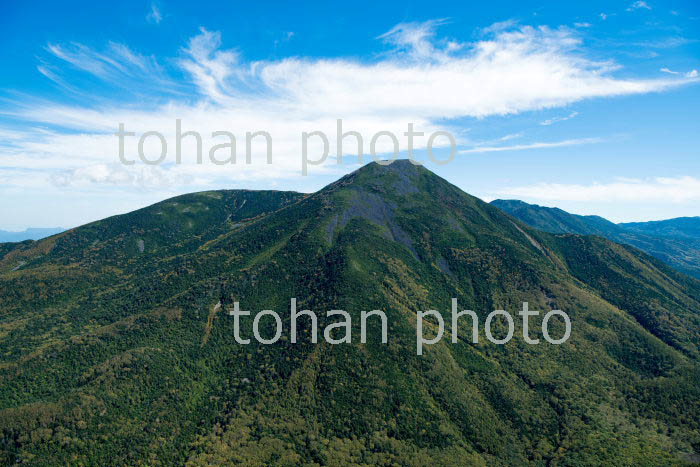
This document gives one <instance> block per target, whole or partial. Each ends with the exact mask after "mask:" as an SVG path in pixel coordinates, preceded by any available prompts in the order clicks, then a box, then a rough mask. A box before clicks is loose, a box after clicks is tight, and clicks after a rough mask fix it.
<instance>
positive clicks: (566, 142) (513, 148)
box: [459, 138, 604, 154]
mask: <svg viewBox="0 0 700 467" xmlns="http://www.w3.org/2000/svg"><path fill="white" fill-rule="evenodd" d="M603 141H604V140H603V139H602V138H580V139H567V140H564V141H554V142H546V143H544V142H542V143H530V144H516V145H512V146H485V147H478V148H471V149H462V150H460V151H459V153H460V154H475V153H482V152H483V153H486V152H503V151H524V150H528V149H546V148H560V147H565V146H578V145H581V144H594V143H602V142H603Z"/></svg>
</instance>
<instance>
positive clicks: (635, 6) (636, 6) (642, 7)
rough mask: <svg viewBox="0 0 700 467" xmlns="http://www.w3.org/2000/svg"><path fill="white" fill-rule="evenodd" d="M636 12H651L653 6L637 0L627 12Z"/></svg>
mask: <svg viewBox="0 0 700 467" xmlns="http://www.w3.org/2000/svg"><path fill="white" fill-rule="evenodd" d="M634 10H651V6H649V4H648V3H647V2H645V1H643V0H637V1H636V2H634V3H632V4H631V5H630V6H629V7H627V11H634Z"/></svg>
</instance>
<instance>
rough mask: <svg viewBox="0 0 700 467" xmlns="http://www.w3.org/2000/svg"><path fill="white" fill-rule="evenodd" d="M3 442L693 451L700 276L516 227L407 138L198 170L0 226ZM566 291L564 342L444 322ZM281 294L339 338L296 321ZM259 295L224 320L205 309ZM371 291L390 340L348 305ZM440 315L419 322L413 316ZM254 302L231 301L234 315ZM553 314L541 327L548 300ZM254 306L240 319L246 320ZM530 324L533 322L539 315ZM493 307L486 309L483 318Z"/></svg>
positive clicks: (603, 458)
mask: <svg viewBox="0 0 700 467" xmlns="http://www.w3.org/2000/svg"><path fill="white" fill-rule="evenodd" d="M0 255H1V256H0V257H1V259H0V271H1V272H0V309H1V310H2V315H1V320H0V349H1V350H2V353H1V354H0V382H1V384H0V429H1V433H2V438H0V450H1V452H2V454H0V455H1V456H2V457H1V459H2V462H3V463H4V464H19V463H23V464H30V465H65V464H72V465H106V464H108V465H182V464H185V465H191V466H198V465H231V464H242V465H601V464H606V465H673V464H678V465H682V464H684V463H686V462H688V461H689V460H691V459H694V457H693V456H696V455H697V454H695V453H698V452H700V407H699V406H698V404H697V400H700V387H699V386H698V384H697V381H698V380H700V361H699V358H700V348H699V345H698V343H699V342H700V314H699V313H698V310H700V282H699V281H697V280H695V279H692V278H690V277H687V276H685V275H683V274H680V273H678V272H676V271H675V270H673V269H672V268H670V267H668V266H666V265H665V264H664V263H662V262H661V261H658V260H656V259H655V258H653V257H651V256H648V255H646V254H644V253H642V252H640V251H638V250H636V249H634V248H631V247H627V246H624V245H620V244H617V243H613V242H611V241H609V240H606V239H604V238H601V237H586V236H579V235H571V234H565V235H554V234H549V233H545V232H542V231H539V230H537V229H533V228H531V227H529V226H527V225H526V224H525V223H522V222H520V221H518V220H516V219H514V218H513V217H511V216H509V215H507V214H505V213H504V212H502V211H501V210H500V209H498V208H496V207H495V206H491V205H489V204H487V203H484V202H482V201H481V200H479V199H477V198H474V197H472V196H470V195H468V194H466V193H464V192H462V191H461V190H460V189H458V188H457V187H455V186H453V185H451V184H449V183H448V182H446V181H445V180H443V179H441V178H439V177H438V176H436V175H435V174H433V173H431V172H430V171H428V170H426V169H425V168H422V167H416V166H413V165H412V164H411V163H409V162H406V161H397V162H395V163H393V164H391V165H388V166H382V165H379V164H376V163H372V164H369V165H367V166H364V167H362V168H361V169H359V170H357V171H355V172H353V173H351V174H349V175H347V176H345V177H343V178H341V179H340V180H338V181H337V182H335V183H333V184H331V185H329V186H327V187H326V188H324V189H322V190H320V191H319V192H316V193H313V194H310V195H301V194H297V193H285V192H253V191H250V192H241V191H226V192H207V193H198V194H193V195H187V196H184V197H180V198H174V199H173V200H168V201H165V202H163V203H159V204H158V205H154V206H151V207H149V208H146V209H143V210H140V211H136V212H134V213H131V214H127V215H124V216H115V217H112V218H110V219H106V220H104V221H100V222H97V223H93V224H88V225H86V226H83V227H79V228H76V229H72V230H70V231H68V232H65V233H63V234H60V235H57V236H54V237H51V238H49V239H46V240H42V241H40V242H29V243H26V244H11V245H10V246H7V245H6V244H3V245H0ZM453 297H454V298H457V300H458V303H459V306H460V307H462V308H465V309H467V308H468V309H472V310H474V311H475V312H476V313H477V315H478V318H479V322H480V323H482V326H483V323H484V318H485V316H486V315H487V314H488V313H490V312H491V311H493V310H496V309H504V310H509V311H510V312H511V313H512V314H513V315H515V316H516V317H517V314H516V313H517V310H519V309H520V308H521V306H522V302H528V303H529V305H530V309H531V310H542V311H548V310H551V309H554V308H559V309H561V310H564V311H565V312H566V313H567V314H568V315H569V317H570V319H571V323H572V326H571V336H570V338H569V340H568V341H566V342H565V343H563V344H561V345H551V344H547V343H545V342H541V343H540V344H538V345H530V344H527V343H525V342H524V341H523V339H521V338H517V337H518V336H521V335H522V332H523V329H522V324H521V322H520V320H516V323H515V336H516V338H514V339H512V340H511V341H510V342H508V343H507V344H505V345H496V344H493V343H491V342H489V340H487V339H485V338H484V334H483V331H482V333H481V335H480V339H479V341H478V342H477V343H473V342H472V340H471V338H470V337H471V332H470V331H471V328H470V326H469V322H468V321H467V320H464V321H460V324H459V327H458V333H457V334H458V336H459V337H458V339H457V341H456V342H455V343H453V342H452V339H451V338H450V337H451V334H452V332H454V330H452V329H451V327H448V329H447V330H446V332H445V336H446V337H445V338H443V339H442V340H440V341H439V342H438V343H436V344H435V345H430V346H426V349H425V351H424V353H423V355H417V352H416V326H417V315H416V312H417V311H419V310H437V311H439V313H440V314H441V315H442V316H443V319H444V320H445V322H447V323H449V322H450V305H451V299H452V298H453ZM290 298H296V299H297V301H298V306H299V307H300V309H309V310H313V311H315V312H316V313H317V315H318V317H319V318H318V319H319V323H318V324H319V326H320V327H321V329H324V328H326V326H327V325H328V324H331V323H333V322H335V321H336V320H335V319H334V318H332V317H329V316H326V314H325V313H326V312H327V311H329V310H345V311H347V312H348V313H349V314H350V316H351V317H352V323H353V329H352V331H353V334H352V343H348V344H338V345H331V344H330V343H328V342H327V341H326V340H323V339H321V340H320V341H319V342H318V343H315V344H314V343H312V342H310V335H311V334H312V330H313V329H312V326H311V323H310V321H309V320H308V319H303V320H301V321H300V323H299V326H300V327H299V334H300V336H301V337H300V340H299V342H296V343H292V341H291V339H290V338H289V335H290V317H289V312H288V311H289V307H290ZM233 302H239V303H240V306H241V307H242V308H243V309H245V310H250V311H251V312H253V314H256V313H257V312H258V311H260V310H275V311H277V312H278V313H279V315H280V316H281V319H282V323H283V333H282V337H281V338H280V340H279V341H277V342H276V343H275V344H270V345H265V344H262V343H259V342H258V341H257V340H255V339H251V343H250V344H247V345H243V344H238V343H237V342H236V340H235V338H234V320H233V318H232V317H231V316H228V315H227V313H226V310H228V309H231V307H232V306H233V305H232V304H233ZM375 309H379V310H383V311H384V312H385V313H386V315H387V318H388V319H387V321H388V338H389V340H388V343H386V344H385V343H382V342H381V327H380V323H379V322H377V321H376V320H374V321H371V320H370V321H369V329H368V332H367V342H366V343H360V339H359V335H358V329H357V328H356V326H355V323H358V322H359V316H360V314H361V311H363V310H375ZM436 319H437V318H435V319H433V320H432V321H429V320H427V319H426V321H425V322H424V323H423V324H424V326H425V327H426V328H427V330H426V335H427V334H429V331H434V330H435V328H436V326H437V321H436ZM252 321H253V318H252V316H250V317H248V319H246V318H241V325H242V329H241V330H240V334H241V335H242V336H244V337H251V336H252V329H251V328H252ZM555 321H556V320H552V321H551V322H550V326H549V329H550V332H551V333H552V334H553V335H556V336H560V335H561V334H562V331H563V327H564V326H563V324H562V322H561V321H556V322H555ZM273 324H274V320H272V319H264V320H261V321H260V326H261V329H260V332H261V334H262V335H263V336H271V335H273V334H274V331H275V328H274V326H273ZM530 324H531V328H530V329H531V332H530V335H531V336H537V337H538V338H539V339H542V338H543V334H542V333H541V331H540V330H541V325H542V314H541V315H540V316H539V317H537V318H531V320H530ZM505 327H506V326H505V323H504V322H500V321H499V322H498V323H495V324H494V333H497V334H499V335H501V334H500V333H503V332H504V330H505Z"/></svg>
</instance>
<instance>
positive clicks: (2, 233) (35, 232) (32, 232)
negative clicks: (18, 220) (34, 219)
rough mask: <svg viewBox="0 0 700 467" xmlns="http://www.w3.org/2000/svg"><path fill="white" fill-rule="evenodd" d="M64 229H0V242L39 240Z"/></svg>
mask: <svg viewBox="0 0 700 467" xmlns="http://www.w3.org/2000/svg"><path fill="white" fill-rule="evenodd" d="M64 230H66V229H62V228H60V227H56V228H29V229H26V230H23V231H22V232H9V231H7V230H0V243H3V242H23V241H24V240H41V239H42V238H46V237H50V236H51V235H54V234H57V233H61V232H63V231H64Z"/></svg>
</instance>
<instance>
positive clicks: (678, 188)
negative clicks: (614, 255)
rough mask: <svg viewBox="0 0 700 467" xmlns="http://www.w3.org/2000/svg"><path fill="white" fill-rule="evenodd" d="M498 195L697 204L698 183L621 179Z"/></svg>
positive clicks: (693, 180)
mask: <svg viewBox="0 0 700 467" xmlns="http://www.w3.org/2000/svg"><path fill="white" fill-rule="evenodd" d="M498 195H499V196H513V197H519V198H527V199H531V200H545V201H583V202H604V203H619V202H628V203H644V202H653V201H658V202H663V203H669V202H670V203H686V202H691V201H700V179H698V178H695V177H690V176H682V177H677V178H671V177H658V178H653V179H649V180H630V179H621V180H617V181H614V182H612V183H596V184H592V185H567V184H559V183H539V184H536V185H529V186H521V187H513V188H505V189H503V190H501V191H500V192H499V193H498Z"/></svg>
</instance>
